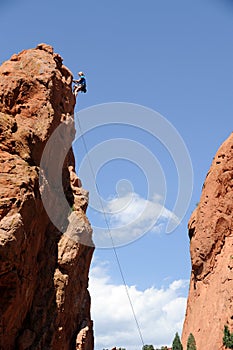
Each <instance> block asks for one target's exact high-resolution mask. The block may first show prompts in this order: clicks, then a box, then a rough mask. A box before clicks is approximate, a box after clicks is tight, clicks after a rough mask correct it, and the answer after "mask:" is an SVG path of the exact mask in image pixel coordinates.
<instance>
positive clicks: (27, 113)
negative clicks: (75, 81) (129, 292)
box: [0, 44, 94, 350]
mask: <svg viewBox="0 0 233 350" xmlns="http://www.w3.org/2000/svg"><path fill="white" fill-rule="evenodd" d="M71 84H72V74H71V72H70V71H69V70H68V69H67V68H66V67H65V66H64V65H63V63H62V58H61V57H60V56H59V55H58V54H56V53H54V52H53V48H52V47H51V46H49V45H45V44H40V45H38V46H37V48H35V49H30V50H25V51H23V52H21V53H20V54H18V55H13V56H12V57H11V59H10V60H9V61H6V62H4V63H3V64H2V66H1V67H0V188H1V192H0V349H4V350H11V349H19V350H23V349H41V350H42V349H43V350H45V349H54V350H56V349H57V350H58V349H59V350H68V349H79V350H91V349H93V331H92V321H91V319H90V296H89V292H88V290H87V287H88V272H89V265H90V262H91V258H92V253H93V249H94V248H93V243H92V240H91V235H92V230H91V227H90V224H89V222H88V219H87V217H86V215H85V211H86V208H87V202H88V193H87V192H86V191H85V190H83V189H82V187H81V181H80V180H79V179H78V178H77V176H76V174H75V170H74V169H75V165H74V156H73V152H72V150H71V149H70V146H71V143H72V140H73V139H74V136H75V129H74V120H73V112H74V105H75V98H74V96H73V93H72V86H71ZM54 135H55V136H54ZM50 140H52V142H49V141H50ZM83 242H86V244H82V243H83Z"/></svg>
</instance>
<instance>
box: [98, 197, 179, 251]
mask: <svg viewBox="0 0 233 350" xmlns="http://www.w3.org/2000/svg"><path fill="white" fill-rule="evenodd" d="M104 219H105V220H106V219H107V221H108V224H107V228H101V227H94V242H95V245H96V247H99V248H100V247H101V248H106V247H112V245H113V242H114V246H115V247H117V246H122V245H125V244H128V243H130V242H133V241H135V240H136V239H138V238H140V237H142V236H143V235H144V234H145V233H147V232H150V231H152V232H156V233H160V232H162V230H163V229H164V227H165V224H167V223H168V221H169V220H172V221H173V222H175V223H179V219H178V218H177V217H176V216H175V215H174V213H173V212H172V211H170V210H169V209H167V208H165V206H164V204H163V203H161V198H160V197H159V196H158V195H154V196H153V198H151V199H145V198H142V197H141V196H140V195H139V194H137V193H135V192H128V193H126V194H124V195H121V196H119V197H116V198H112V199H110V200H109V201H108V202H106V204H105V208H104ZM109 229H110V232H109ZM110 233H111V234H110Z"/></svg>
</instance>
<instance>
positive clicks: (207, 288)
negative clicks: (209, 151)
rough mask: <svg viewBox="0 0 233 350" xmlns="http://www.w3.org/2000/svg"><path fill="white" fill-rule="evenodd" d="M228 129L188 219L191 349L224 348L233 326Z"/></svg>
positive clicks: (231, 145)
mask: <svg viewBox="0 0 233 350" xmlns="http://www.w3.org/2000/svg"><path fill="white" fill-rule="evenodd" d="M232 218H233V134H231V135H230V137H229V138H228V139H227V140H226V141H225V142H224V143H223V145H222V146H221V147H220V149H219V150H218V152H217V154H216V156H215V158H214V160H213V163H212V165H211V168H210V171H209V172H208V174H207V177H206V180H205V183H204V186H203V191H202V195H201V200H200V203H199V205H198V207H197V208H196V210H195V211H194V213H193V214H192V216H191V218H190V221H189V236H190V239H191V242H190V252H191V260H192V273H191V280H190V291H189V297H188V304H187V311H186V317H185V323H184V328H183V335H182V340H183V345H184V346H185V347H186V344H187V338H188V336H189V334H190V333H193V335H194V337H195V339H196V343H197V350H202V349H205V350H220V349H225V347H223V344H222V338H223V329H224V325H226V324H227V325H228V326H229V329H230V331H231V332H233V231H232V229H233V220H232Z"/></svg>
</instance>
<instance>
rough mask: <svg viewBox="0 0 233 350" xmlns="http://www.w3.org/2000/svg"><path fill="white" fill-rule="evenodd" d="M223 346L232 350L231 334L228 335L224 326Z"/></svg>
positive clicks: (232, 334)
mask: <svg viewBox="0 0 233 350" xmlns="http://www.w3.org/2000/svg"><path fill="white" fill-rule="evenodd" d="M222 340H223V345H225V347H226V348H228V349H233V333H230V331H229V328H228V326H224V334H223V339H222Z"/></svg>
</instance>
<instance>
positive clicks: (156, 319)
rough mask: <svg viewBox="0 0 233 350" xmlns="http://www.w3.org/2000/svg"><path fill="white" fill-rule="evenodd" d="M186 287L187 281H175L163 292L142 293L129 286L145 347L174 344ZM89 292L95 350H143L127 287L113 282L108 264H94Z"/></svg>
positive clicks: (150, 291)
mask: <svg viewBox="0 0 233 350" xmlns="http://www.w3.org/2000/svg"><path fill="white" fill-rule="evenodd" d="M186 287H187V281H184V280H178V281H173V282H172V283H171V284H170V285H169V286H168V287H167V288H160V289H158V288H155V287H151V288H148V289H145V290H143V291H141V290H139V289H137V287H136V286H128V287H127V288H128V292H129V295H130V298H131V301H132V303H133V307H134V310H135V313H136V316H137V321H138V323H139V325H140V329H141V332H142V335H143V339H144V343H145V344H153V345H154V346H155V347H161V346H162V345H171V342H172V340H173V338H174V335H175V332H179V333H181V329H182V324H183V320H184V315H185V308H186V298H185V297H183V296H182V295H183V292H184V288H186ZM89 290H90V293H91V298H92V319H93V320H94V328H95V349H96V350H102V349H103V348H108V349H111V348H112V347H114V346H117V347H125V348H126V349H127V350H137V349H138V350H141V349H142V343H141V342H140V337H139V333H138V330H137V325H136V322H135V320H134V317H133V314H132V309H131V307H130V303H129V300H128V298H127V293H126V289H125V286H124V285H123V284H120V285H116V284H113V283H111V280H110V277H109V276H108V274H107V270H106V265H105V264H102V265H100V264H95V265H94V267H93V268H92V269H91V274H90V287H89Z"/></svg>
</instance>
